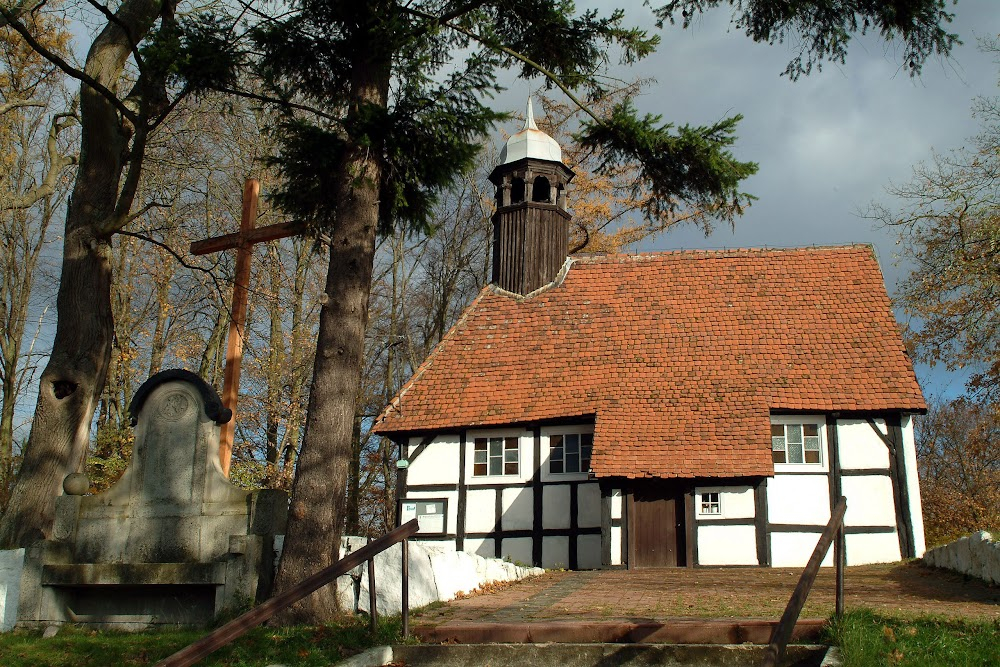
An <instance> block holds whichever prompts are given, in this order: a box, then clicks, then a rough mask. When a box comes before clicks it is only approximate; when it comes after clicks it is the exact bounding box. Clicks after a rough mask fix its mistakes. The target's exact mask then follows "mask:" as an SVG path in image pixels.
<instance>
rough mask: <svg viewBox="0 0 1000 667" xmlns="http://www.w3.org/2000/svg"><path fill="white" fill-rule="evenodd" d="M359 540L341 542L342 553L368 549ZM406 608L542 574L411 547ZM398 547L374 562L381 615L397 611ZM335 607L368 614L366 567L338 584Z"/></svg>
mask: <svg viewBox="0 0 1000 667" xmlns="http://www.w3.org/2000/svg"><path fill="white" fill-rule="evenodd" d="M367 542H368V541H367V540H366V539H365V538H363V537H345V538H343V540H342V542H341V547H340V549H341V554H342V555H347V554H348V553H350V552H352V551H356V550H357V549H360V548H361V547H363V546H365V544H367ZM409 552H410V585H409V594H410V609H416V608H417V607H423V606H426V605H428V604H430V603H432V602H437V601H442V602H444V601H447V600H454V599H455V597H456V596H458V595H459V594H460V593H469V592H471V591H473V590H475V589H477V588H479V587H480V586H483V585H484V584H488V583H493V582H497V581H516V580H519V579H524V578H526V577H533V576H536V575H539V574H541V573H542V572H544V570H543V569H541V568H538V567H520V566H517V565H514V564H513V563H508V562H506V561H503V560H500V559H499V558H483V557H481V556H476V555H474V554H469V553H465V552H464V551H455V550H454V547H452V548H451V549H449V548H446V547H437V546H431V545H429V544H426V543H424V544H421V543H417V542H410V544H409ZM401 554H402V545H401V544H394V545H393V546H391V547H390V548H388V549H386V550H385V551H383V552H382V553H380V554H378V555H377V556H376V557H375V595H376V605H377V611H378V613H380V614H398V613H400V612H401V611H402V580H401V574H402V567H401V566H402V563H401V558H400V557H401ZM337 594H338V595H339V596H340V604H341V606H342V607H343V608H344V609H345V610H349V611H363V612H367V611H368V564H367V563H365V564H363V565H360V566H359V567H357V568H355V569H354V570H352V571H351V572H350V573H349V574H346V575H344V576H342V577H340V578H339V579H337Z"/></svg>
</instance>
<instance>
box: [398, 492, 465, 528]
mask: <svg viewBox="0 0 1000 667" xmlns="http://www.w3.org/2000/svg"><path fill="white" fill-rule="evenodd" d="M439 498H444V499H446V500H447V501H448V509H447V512H446V514H445V524H446V525H445V530H446V532H447V533H448V534H450V535H454V534H455V527H456V526H458V491H407V492H406V498H404V499H403V502H406V501H407V500H421V499H434V500H437V499H439Z"/></svg>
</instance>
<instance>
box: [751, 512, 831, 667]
mask: <svg viewBox="0 0 1000 667" xmlns="http://www.w3.org/2000/svg"><path fill="white" fill-rule="evenodd" d="M845 512H847V498H844V497H841V498H840V501H839V502H837V506H836V507H835V508H834V510H833V513H832V515H831V516H830V523H828V524H827V525H826V530H824V531H823V534H822V535H820V537H819V540H818V541H817V542H816V548H815V549H813V552H812V556H810V557H809V562H808V563H806V567H805V569H804V570H802V576H801V577H799V583H798V584H797V585H796V586H795V590H794V591H793V592H792V597H791V598H789V599H788V605H787V606H786V607H785V613H784V614H782V615H781V620H780V621H778V625H776V626H775V628H774V631H773V632H772V633H771V642H770V644H769V645H768V647H767V650H766V651H765V653H764V660H763V662H762V663H761V665H762V667H776V666H777V665H778V664H779V663H780V662H781V660H782V658H784V656H785V647H786V646H787V645H788V640H789V639H791V637H792V630H794V629H795V622H796V621H798V619H799V614H800V613H802V607H803V606H805V604H806V599H807V598H808V597H809V592H810V591H811V590H812V586H813V583H814V582H815V581H816V575H817V574H818V573H819V567H820V565H822V563H823V558H824V557H825V556H826V552H827V551H829V550H830V544H831V543H832V542H833V539H834V537H835V536H836V535H837V532H838V531H839V530H840V528H841V527H842V526H843V523H844V513H845Z"/></svg>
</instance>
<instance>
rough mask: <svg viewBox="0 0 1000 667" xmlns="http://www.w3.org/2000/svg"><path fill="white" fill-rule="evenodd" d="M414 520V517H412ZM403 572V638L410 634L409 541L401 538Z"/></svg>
mask: <svg viewBox="0 0 1000 667" xmlns="http://www.w3.org/2000/svg"><path fill="white" fill-rule="evenodd" d="M414 520H415V519H414ZM402 552H403V556H402V559H403V563H402V565H403V573H402V577H401V578H402V580H403V581H402V583H401V586H402V589H403V590H402V591H401V595H400V597H402V598H403V599H402V607H403V639H406V638H407V637H409V636H410V541H409V540H403V547H402Z"/></svg>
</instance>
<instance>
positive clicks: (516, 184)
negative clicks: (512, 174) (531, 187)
mask: <svg viewBox="0 0 1000 667" xmlns="http://www.w3.org/2000/svg"><path fill="white" fill-rule="evenodd" d="M524 189H525V188H524V179H523V178H514V179H512V180H511V182H510V203H511V204H520V203H521V202H523V201H524Z"/></svg>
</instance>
